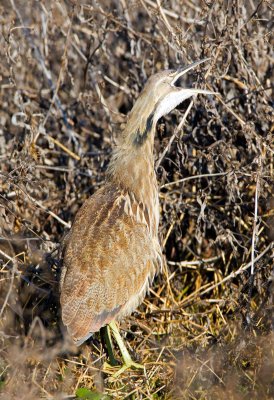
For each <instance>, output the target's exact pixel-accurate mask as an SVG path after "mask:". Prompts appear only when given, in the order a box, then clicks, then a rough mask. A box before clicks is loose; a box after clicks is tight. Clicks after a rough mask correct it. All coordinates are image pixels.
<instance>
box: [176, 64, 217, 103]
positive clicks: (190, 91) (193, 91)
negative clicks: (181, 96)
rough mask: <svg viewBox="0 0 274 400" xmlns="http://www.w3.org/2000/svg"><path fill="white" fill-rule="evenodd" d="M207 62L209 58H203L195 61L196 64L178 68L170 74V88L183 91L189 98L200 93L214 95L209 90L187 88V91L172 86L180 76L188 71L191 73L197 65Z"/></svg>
mask: <svg viewBox="0 0 274 400" xmlns="http://www.w3.org/2000/svg"><path fill="white" fill-rule="evenodd" d="M209 60H210V58H204V59H203V60H199V61H196V62H194V63H192V64H190V65H187V66H185V67H180V68H179V69H178V70H177V71H175V72H174V73H173V74H172V81H171V83H170V84H171V86H173V87H174V88H176V89H178V90H179V91H184V93H185V94H186V95H187V97H190V96H193V95H194V94H199V93H202V94H215V93H214V92H211V91H210V90H203V89H195V88H193V89H192V88H189V89H188V88H180V87H175V86H174V85H175V83H176V82H177V80H178V79H179V78H180V77H181V76H183V75H185V74H186V73H187V72H188V71H191V70H192V69H193V68H195V67H197V66H198V65H200V64H202V63H204V62H206V61H209Z"/></svg>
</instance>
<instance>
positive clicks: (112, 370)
mask: <svg viewBox="0 0 274 400" xmlns="http://www.w3.org/2000/svg"><path fill="white" fill-rule="evenodd" d="M124 361H125V360H124ZM128 369H142V370H143V369H144V366H143V365H142V364H138V363H136V362H134V361H133V360H132V359H131V358H130V359H127V360H126V361H125V364H123V365H122V367H121V368H119V369H118V371H117V366H112V365H109V364H108V363H106V362H105V363H104V368H103V370H104V372H106V373H109V374H111V375H112V379H114V378H117V377H118V376H120V375H121V374H123V372H125V371H126V370H128Z"/></svg>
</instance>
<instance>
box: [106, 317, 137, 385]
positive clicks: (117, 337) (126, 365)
mask: <svg viewBox="0 0 274 400" xmlns="http://www.w3.org/2000/svg"><path fill="white" fill-rule="evenodd" d="M109 327H110V329H111V331H112V334H113V336H114V338H115V340H116V343H117V344H118V347H119V349H120V351H121V354H122V357H123V360H124V365H123V366H122V368H121V369H120V370H119V371H118V372H116V373H115V374H114V376H115V377H117V376H118V375H120V374H121V373H122V372H124V371H125V370H126V369H129V368H132V367H133V368H141V369H144V366H143V365H141V364H138V363H136V362H134V361H133V360H132V358H131V357H130V354H129V352H128V350H127V348H126V346H125V344H124V341H123V339H122V337H121V335H120V333H119V330H118V328H117V325H116V323H115V322H114V321H112V322H110V324H109Z"/></svg>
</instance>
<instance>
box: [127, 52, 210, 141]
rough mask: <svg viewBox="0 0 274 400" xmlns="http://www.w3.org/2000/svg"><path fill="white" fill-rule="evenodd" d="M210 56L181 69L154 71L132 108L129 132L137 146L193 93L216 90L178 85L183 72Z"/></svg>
mask: <svg viewBox="0 0 274 400" xmlns="http://www.w3.org/2000/svg"><path fill="white" fill-rule="evenodd" d="M207 60H209V59H208V58H207V59H203V60H200V61H197V62H195V63H193V64H191V65H188V66H186V67H181V68H179V69H177V70H165V71H162V72H158V73H157V74H155V75H152V76H151V77H150V78H149V79H148V81H147V83H146V85H145V87H144V89H143V91H142V93H141V94H140V96H139V98H138V99H137V101H136V103H135V105H134V107H133V109H132V110H131V112H130V115H129V119H128V123H127V127H126V131H127V132H126V136H128V135H130V139H131V140H133V142H134V143H135V144H136V145H137V146H138V145H139V146H141V145H142V144H143V143H144V142H145V141H146V138H147V137H148V135H149V133H150V132H151V131H152V130H153V129H154V128H155V125H156V123H157V121H158V120H159V118H161V117H162V116H163V115H166V114H168V113H169V112H170V111H171V110H173V109H174V108H175V107H177V106H178V105H179V104H180V103H182V102H183V101H184V100H186V99H188V98H189V97H191V96H193V95H196V94H199V93H202V94H212V92H210V91H208V90H203V89H195V88H183V87H179V86H176V83H177V82H178V80H179V78H180V77H181V76H183V75H184V74H186V73H187V72H188V71H190V70H192V69H193V68H195V67H196V66H197V65H199V64H201V63H203V62H205V61H207Z"/></svg>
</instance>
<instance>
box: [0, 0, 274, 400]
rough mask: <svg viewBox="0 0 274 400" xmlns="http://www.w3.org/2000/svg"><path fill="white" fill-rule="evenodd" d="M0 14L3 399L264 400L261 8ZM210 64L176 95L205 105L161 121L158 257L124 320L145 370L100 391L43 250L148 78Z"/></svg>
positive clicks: (266, 55) (273, 380) (86, 8)
mask: <svg viewBox="0 0 274 400" xmlns="http://www.w3.org/2000/svg"><path fill="white" fill-rule="evenodd" d="M272 6H273V4H272ZM0 8H1V10H0V21H1V36H0V48H1V61H0V68H1V70H0V71H1V73H0V76H1V80H0V87H1V98H0V166H1V169H0V266H1V275H0V288H1V289H0V301H1V303H0V315H1V327H0V343H1V344H0V397H1V398H3V399H7V400H8V399H22V400H23V399H27V400H32V399H40V398H47V399H71V398H75V396H77V395H78V397H77V398H87V399H103V398H104V399H125V398H128V399H213V400H215V399H235V400H236V399H259V398H260V399H273V398H274V334H273V327H274V315H273V283H272V282H273V239H274V229H273V223H274V213H273V208H274V207H273V206H274V198H273V147H272V143H271V142H272V133H273V109H272V107H273V97H271V96H272V95H273V92H272V89H273V88H272V87H271V84H273V64H272V63H273V52H272V50H273V42H272V45H271V28H272V26H271V13H272V11H273V9H272V8H271V2H270V1H266V0H265V1H259V0H237V1H236V0H235V1H234V0H231V1H230V0H229V1H228V0H227V1H221V0H216V1H211V0H208V1H202V0H185V1H183V0H171V1H162V2H161V5H160V1H158V0H157V1H156V0H139V1H137V0H136V1H135V0H132V1H131V0H123V1H107V0H105V1H91V2H87V3H86V4H85V3H84V2H81V1H79V2H77V1H75V2H72V1H69V0H67V1H65V0H60V1H58V2H56V1H53V0H44V1H35V0H28V1H21V0H10V1H7V0H2V1H1V5H0ZM272 24H273V22H272ZM271 52H272V53H271ZM207 56H210V57H211V61H210V62H209V63H206V64H205V65H203V66H201V68H200V69H199V68H198V70H197V71H196V72H195V73H194V75H193V76H192V79H191V82H188V84H189V85H191V84H192V83H193V82H194V83H195V82H198V85H199V86H200V87H205V88H208V89H210V90H214V91H216V92H218V93H219V94H218V95H217V96H209V97H208V98H206V97H204V96H200V97H199V98H197V99H194V103H192V102H188V103H187V102H186V103H184V104H183V105H182V106H180V107H179V109H178V110H176V111H174V112H173V113H172V114H171V115H170V116H168V117H166V118H164V119H162V120H161V121H160V123H159V124H158V130H157V137H156V144H155V148H156V157H157V160H158V161H157V174H158V180H159V186H160V201H161V215H162V219H161V227H160V235H161V240H162V243H163V248H164V253H165V259H166V263H165V268H164V271H163V273H162V274H161V275H159V276H158V277H157V278H156V280H155V282H154V285H153V287H152V289H151V291H150V293H149V294H148V295H147V297H146V300H145V301H144V303H143V304H142V305H141V306H140V307H139V308H138V310H137V311H136V313H134V314H133V315H132V316H131V317H130V318H127V319H126V320H125V321H123V323H121V330H122V333H123V336H124V337H125V338H126V341H127V344H128V347H129V348H130V351H131V352H132V355H133V358H135V359H136V360H137V361H140V362H142V363H143V364H144V366H145V372H144V373H142V372H141V371H127V372H125V373H124V374H123V375H121V376H120V377H119V378H116V379H114V378H113V376H112V373H113V371H112V370H108V369H106V368H105V367H104V362H105V361H106V360H107V357H106V353H105V351H104V349H103V348H102V342H101V340H100V335H99V334H96V335H95V336H94V338H92V339H91V340H90V341H89V342H88V343H86V344H84V345H83V346H81V348H76V347H75V346H74V345H73V344H71V343H70V341H69V339H68V338H67V336H66V333H65V332H64V329H63V328H62V325H61V322H60V319H59V305H58V273H59V269H60V268H59V265H58V261H57V258H58V257H57V251H56V249H57V248H58V243H59V242H60V240H61V238H62V235H63V233H64V232H65V231H66V229H67V228H68V226H69V224H70V223H71V221H72V220H73V217H74V215H75V213H76V211H77V210H78V209H79V207H80V205H81V204H82V203H83V202H84V200H85V199H86V198H87V197H88V196H90V194H92V193H93V192H94V191H95V190H96V189H97V188H98V187H100V185H101V184H102V182H103V181H104V171H105V169H106V165H107V163H108V161H109V158H110V154H111V149H112V147H113V146H114V144H115V139H116V137H117V135H119V132H120V131H121V129H122V127H123V124H124V123H125V120H126V114H127V112H128V111H129V110H130V109H131V107H132V104H133V103H134V101H135V99H136V97H137V96H138V93H139V92H140V90H141V88H142V87H143V85H144V83H145V81H146V79H147V77H148V76H150V75H151V74H153V73H154V72H156V71H158V70H161V69H165V68H173V67H176V66H179V65H182V64H186V63H189V62H191V61H194V60H198V59H201V58H204V57H207ZM185 112H187V117H186V119H185V120H184V119H183V118H184V114H185ZM117 358H118V359H119V358H120V354H119V352H117ZM80 388H86V389H87V390H86V391H83V390H82V392H81V391H79V389H80ZM84 392H85V393H86V394H84ZM95 393H97V395H95ZM99 393H101V395H99ZM102 393H104V396H103V395H102ZM96 396H97V397H96Z"/></svg>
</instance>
